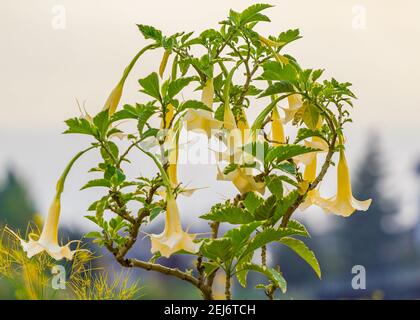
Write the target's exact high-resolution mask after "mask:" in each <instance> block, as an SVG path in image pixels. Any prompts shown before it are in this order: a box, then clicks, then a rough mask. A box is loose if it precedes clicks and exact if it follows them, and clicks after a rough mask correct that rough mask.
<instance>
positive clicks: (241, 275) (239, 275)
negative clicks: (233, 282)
mask: <svg viewBox="0 0 420 320" xmlns="http://www.w3.org/2000/svg"><path fill="white" fill-rule="evenodd" d="M253 256H254V251H252V252H250V253H248V254H247V255H246V256H244V257H243V258H242V259H241V261H239V262H238V263H237V264H236V266H235V270H236V279H238V282H239V283H240V285H241V286H242V287H244V288H246V287H247V281H246V278H247V275H248V271H249V269H247V268H245V266H246V265H247V264H248V263H249V262H251V260H252V257H253Z"/></svg>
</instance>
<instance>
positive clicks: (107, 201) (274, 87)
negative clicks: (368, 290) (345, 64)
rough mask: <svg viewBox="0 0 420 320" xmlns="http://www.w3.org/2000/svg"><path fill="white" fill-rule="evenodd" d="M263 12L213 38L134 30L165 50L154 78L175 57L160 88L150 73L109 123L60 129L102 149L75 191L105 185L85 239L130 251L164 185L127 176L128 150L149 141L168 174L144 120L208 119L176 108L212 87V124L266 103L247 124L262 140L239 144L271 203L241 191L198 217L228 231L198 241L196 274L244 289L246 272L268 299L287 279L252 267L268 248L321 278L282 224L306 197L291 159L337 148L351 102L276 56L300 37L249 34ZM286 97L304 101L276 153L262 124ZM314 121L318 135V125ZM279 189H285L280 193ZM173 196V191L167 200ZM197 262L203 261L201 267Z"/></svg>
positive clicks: (291, 227) (73, 123)
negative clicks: (221, 274) (136, 96)
mask: <svg viewBox="0 0 420 320" xmlns="http://www.w3.org/2000/svg"><path fill="white" fill-rule="evenodd" d="M270 7H271V6H270V5H266V4H256V5H253V6H251V7H249V8H247V9H245V10H244V11H242V12H236V11H233V10H231V11H230V13H229V16H228V18H227V19H226V20H224V21H221V23H220V24H221V27H220V29H219V30H216V29H208V30H204V31H203V32H201V33H200V34H199V35H198V36H194V33H193V32H189V33H185V32H180V33H175V34H173V35H170V36H165V35H164V34H163V33H162V32H161V31H160V30H158V29H156V28H154V27H152V26H146V25H138V28H139V31H140V32H141V34H142V35H143V36H144V38H145V39H146V40H148V41H152V42H153V43H154V47H153V49H154V50H156V49H158V48H163V50H164V52H165V56H164V60H163V61H162V64H161V68H160V69H161V70H160V73H161V75H162V74H163V72H164V71H165V67H166V63H167V60H168V59H169V57H171V56H173V63H172V70H171V73H170V76H169V77H168V78H167V80H161V79H160V77H159V75H158V73H156V72H153V73H151V74H149V75H148V76H146V77H143V78H140V79H139V80H138V83H139V91H140V92H142V93H143V94H144V95H145V97H147V99H149V100H147V99H144V100H145V101H144V102H141V103H136V104H134V105H128V104H126V105H124V106H123V108H122V109H121V110H119V111H117V112H115V113H113V114H111V115H110V114H109V112H108V110H104V111H102V112H100V113H98V114H97V115H96V116H94V117H93V118H90V117H85V118H73V119H69V120H67V121H66V124H67V126H68V129H67V130H66V132H65V133H75V134H84V135H89V136H90V137H91V138H92V139H93V140H94V141H93V146H95V147H97V148H98V149H99V151H100V155H101V157H102V162H100V163H99V164H98V165H97V166H96V167H95V168H92V169H91V172H95V173H99V174H100V175H101V176H100V177H99V178H95V179H93V180H90V181H89V182H87V183H86V184H85V185H84V186H83V187H82V189H86V188H92V187H103V188H106V190H107V191H106V193H105V194H104V195H103V196H102V197H101V198H100V199H98V200H97V201H95V202H94V203H92V205H91V206H90V207H89V209H88V210H89V211H90V212H93V214H91V215H88V216H87V218H88V219H89V220H91V221H92V222H94V223H95V224H97V225H98V226H99V228H100V231H95V232H91V233H89V234H88V236H89V237H92V238H94V239H95V241H96V242H97V243H99V244H100V245H104V246H106V247H107V248H108V249H109V250H111V251H112V252H113V253H114V254H115V255H116V256H117V257H119V258H121V254H122V255H124V254H125V253H126V252H127V250H129V249H130V248H131V246H132V245H133V243H134V242H135V241H136V237H137V234H138V230H139V228H140V227H141V226H142V225H145V224H148V223H150V222H151V221H152V220H153V219H154V218H155V217H156V216H157V215H159V214H160V213H161V212H163V211H164V210H165V206H166V204H165V201H164V199H163V198H162V197H160V196H159V194H158V190H159V189H161V188H162V186H163V182H162V176H161V173H160V172H158V173H157V174H156V175H155V177H153V178H151V179H147V178H145V177H139V178H136V179H128V178H127V176H126V174H125V173H124V167H123V164H130V160H129V153H130V151H131V150H133V149H140V150H143V151H144V148H142V147H141V144H142V143H145V142H146V141H148V140H150V139H156V140H157V144H158V145H160V147H161V148H160V151H161V154H160V155H159V156H157V158H155V159H160V162H161V165H162V167H163V168H164V169H166V168H167V161H166V156H167V153H168V152H167V150H164V144H163V142H164V135H161V134H160V132H161V130H160V128H156V127H153V126H152V121H151V120H152V119H153V118H155V119H156V118H158V119H160V121H161V122H162V123H163V127H164V128H172V129H173V128H179V124H180V123H181V122H182V119H183V118H184V115H185V113H186V112H187V111H188V110H189V109H195V110H205V111H208V112H213V110H212V109H211V108H209V107H208V106H207V105H206V104H204V103H203V102H201V101H197V100H194V99H192V100H184V99H183V96H181V93H182V92H183V91H184V90H186V89H187V88H188V87H191V86H192V85H194V87H195V89H197V90H201V89H202V88H203V86H204V85H205V83H206V80H207V79H213V84H214V98H215V102H216V103H218V104H219V106H218V107H217V108H215V111H214V113H213V114H214V118H216V119H218V120H221V121H222V120H223V112H224V106H225V104H226V103H228V104H229V105H230V106H231V108H232V111H233V113H234V115H235V117H236V119H237V121H238V119H239V118H240V117H241V115H243V114H245V113H246V110H247V109H249V108H254V105H255V101H257V100H258V101H261V102H262V103H265V102H266V101H267V99H268V98H270V100H269V102H267V106H266V107H265V108H264V109H263V110H262V111H260V112H259V114H258V116H257V118H256V120H255V122H254V123H253V125H252V129H253V130H255V131H257V130H259V131H260V132H262V136H263V141H261V140H259V141H258V142H254V143H251V144H249V145H247V146H245V148H244V151H245V152H248V153H250V154H251V155H254V156H255V159H254V160H255V162H254V163H255V164H254V165H252V167H253V168H255V169H259V171H260V173H259V174H258V175H256V176H255V179H256V181H261V182H264V183H265V185H266V186H267V188H268V190H269V191H270V193H271V195H270V196H268V197H267V198H262V197H260V196H258V195H257V194H256V193H255V192H249V193H247V194H244V195H240V196H239V197H237V198H235V200H232V201H227V202H226V203H222V204H217V205H215V206H214V207H213V208H212V209H211V211H210V212H209V213H207V214H205V215H203V216H201V218H202V219H204V220H209V221H210V222H211V224H212V225H213V226H216V230H217V227H218V225H219V224H220V223H224V224H229V225H230V228H229V231H227V232H226V233H225V234H224V235H223V236H221V237H217V232H216V234H214V237H213V238H203V239H200V240H201V241H202V243H203V244H202V245H201V249H200V252H199V253H198V257H199V259H200V264H201V263H202V266H204V273H205V276H206V277H207V278H209V279H210V278H211V277H212V276H213V275H214V273H215V272H216V271H217V270H219V269H223V270H224V271H225V272H226V275H227V277H228V278H230V277H233V276H234V275H236V278H237V279H238V281H239V282H240V283H241V285H243V286H246V277H247V273H248V272H249V271H255V272H259V273H262V274H263V275H265V276H266V277H267V279H268V280H269V283H268V284H264V285H262V286H260V287H263V288H264V289H265V290H266V291H267V290H269V289H270V288H273V287H275V288H280V289H281V290H282V291H283V292H284V291H285V290H286V281H285V279H284V278H283V275H282V273H281V272H280V271H279V270H278V269H277V268H276V267H274V268H270V267H268V266H267V265H266V263H265V262H263V263H261V264H257V263H255V262H253V261H254V260H255V257H254V256H255V252H256V250H257V249H262V250H263V251H265V250H266V246H267V245H269V244H270V243H273V242H274V243H280V244H282V245H285V246H287V247H289V248H291V249H292V250H294V251H295V252H296V253H297V254H298V255H299V256H301V257H302V258H303V259H304V260H305V261H306V262H307V263H308V264H309V265H310V266H311V267H312V268H313V269H314V271H315V273H316V274H317V275H318V276H319V277H320V275H321V272H320V267H319V264H318V262H317V260H316V258H315V256H314V253H313V252H312V251H311V250H310V249H309V248H308V247H307V246H306V245H305V243H304V242H303V240H302V239H300V238H297V237H301V238H305V237H308V236H309V234H308V232H307V230H306V228H305V227H304V226H303V225H302V224H301V223H300V222H298V221H296V220H289V218H290V216H288V215H290V212H292V213H293V210H295V209H296V208H297V206H298V205H299V201H300V202H301V201H303V200H304V198H305V196H306V192H307V191H308V186H307V185H305V186H302V182H303V179H302V174H301V172H300V170H299V169H300V168H299V167H298V165H297V164H296V163H295V162H294V161H293V158H294V157H296V156H301V155H304V154H306V153H309V152H314V151H317V150H316V149H312V148H309V147H306V146H304V145H303V141H304V140H305V139H308V138H310V137H319V138H321V139H323V140H325V141H326V142H327V144H328V145H329V146H330V148H331V150H332V151H333V152H334V151H336V150H337V147H339V146H338V145H337V143H336V139H337V135H338V134H339V133H341V132H342V126H343V124H344V123H345V122H347V121H351V119H350V118H349V113H348V111H347V109H346V107H347V106H351V105H352V103H351V99H352V98H355V96H354V94H353V93H352V92H351V91H350V89H349V87H350V84H349V83H340V82H338V81H337V80H335V79H332V80H324V81H322V82H321V81H320V78H321V76H322V75H323V70H321V69H305V68H302V67H301V66H300V65H299V64H298V62H297V61H296V59H295V58H294V57H292V56H290V55H287V54H283V51H282V50H283V49H284V48H285V47H286V46H287V45H288V44H290V43H292V42H293V41H295V40H298V39H299V38H301V36H300V33H299V30H297V29H295V30H287V31H285V32H282V33H280V34H278V35H274V36H269V37H268V38H263V40H264V39H265V40H264V41H263V40H262V38H261V36H260V35H259V34H258V33H257V31H255V27H256V25H257V24H258V23H260V22H269V21H270V19H269V18H268V17H267V16H266V15H264V14H263V13H262V12H263V10H265V9H268V8H270ZM267 43H271V44H272V45H267ZM193 48H201V49H204V51H205V53H204V54H203V55H202V56H199V57H197V56H194V55H193V54H192V52H193V50H192V49H193ZM196 51H200V50H194V52H196ZM239 68H241V70H242V69H243V72H244V75H245V77H244V79H242V80H243V82H240V81H237V82H235V81H233V80H232V77H231V76H230V74H231V73H233V72H235V70H236V69H238V70H239ZM164 78H165V77H163V79H164ZM291 95H298V96H300V97H301V99H302V106H301V107H300V108H299V110H298V111H297V112H296V113H295V114H294V118H293V122H292V124H293V125H294V126H296V127H297V128H298V132H297V135H296V138H295V140H294V141H293V143H292V142H291V141H289V139H287V142H286V143H284V144H281V145H277V146H276V145H273V144H272V143H271V142H270V140H269V139H268V138H267V135H266V134H265V126H266V125H267V124H268V123H270V113H271V111H272V110H273V108H274V107H275V106H276V105H277V104H278V103H279V102H281V101H282V100H284V99H286V98H288V97H290V96H291ZM181 97H182V98H181ZM170 108H173V112H174V114H173V117H172V118H171V119H170V120H169V123H166V122H167V121H168V120H167V117H166V115H167V114H168V113H169V112H170ZM121 120H125V121H127V120H129V121H135V123H136V124H137V130H136V132H135V133H130V134H126V133H124V132H122V131H121V130H120V129H118V128H117V127H116V126H115V123H117V122H119V121H121ZM320 122H321V123H322V126H321V127H319V125H318V124H319V123H320ZM116 136H120V137H121V136H122V137H123V138H124V139H125V140H127V141H128V142H129V146H128V147H126V149H124V150H120V147H119V146H118V145H117V143H116V142H115V141H116V140H115V139H114V138H115V137H116ZM256 149H262V150H263V152H262V153H261V152H255V150H256ZM146 152H147V151H146ZM238 166H239V165H238V164H235V163H231V164H229V165H228V166H227V167H226V169H225V171H224V173H225V174H228V173H229V172H232V171H234V170H235V169H237V168H238ZM242 166H245V165H242ZM285 185H287V186H288V188H287V189H288V190H290V189H291V190H292V191H290V192H288V193H286V192H285V190H286V188H285ZM177 190H179V188H177V189H176V190H175V193H176V192H177ZM129 203H135V204H137V205H138V210H129V209H128V208H129ZM105 211H109V212H112V213H113V215H112V216H111V218H105V216H104V212H105ZM285 216H287V218H286V219H287V220H285V221H286V225H283V224H281V222H282V221H283V219H284V218H285ZM238 225H239V226H238ZM203 258H204V261H201V260H202V259H203ZM253 258H254V259H253ZM153 259H156V257H153ZM121 261H123V260H121ZM153 261H154V260H153ZM198 272H200V270H198ZM270 286H271V287H270Z"/></svg>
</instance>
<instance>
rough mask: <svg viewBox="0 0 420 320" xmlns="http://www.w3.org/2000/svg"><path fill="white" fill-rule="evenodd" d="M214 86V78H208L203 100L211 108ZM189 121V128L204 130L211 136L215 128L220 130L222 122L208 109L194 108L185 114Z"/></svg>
mask: <svg viewBox="0 0 420 320" xmlns="http://www.w3.org/2000/svg"><path fill="white" fill-rule="evenodd" d="M213 96H214V86H213V79H210V78H209V79H207V81H206V83H205V84H204V87H203V91H202V94H201V102H203V103H204V104H205V105H206V106H207V107H209V109H212V107H213ZM185 120H186V123H187V130H202V131H204V132H205V133H206V135H207V137H208V138H210V137H211V133H212V131H213V130H218V129H220V127H221V126H222V123H221V122H220V121H218V120H216V119H214V118H213V114H212V112H211V111H208V110H194V109H189V110H188V111H187V113H186V115H185Z"/></svg>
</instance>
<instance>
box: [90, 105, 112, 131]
mask: <svg viewBox="0 0 420 320" xmlns="http://www.w3.org/2000/svg"><path fill="white" fill-rule="evenodd" d="M109 123H110V122H109V112H108V110H104V111H101V112H99V113H98V114H97V115H96V116H95V117H94V118H93V124H94V125H95V126H96V127H97V128H98V131H99V133H100V135H101V137H105V133H106V132H107V130H108V128H109Z"/></svg>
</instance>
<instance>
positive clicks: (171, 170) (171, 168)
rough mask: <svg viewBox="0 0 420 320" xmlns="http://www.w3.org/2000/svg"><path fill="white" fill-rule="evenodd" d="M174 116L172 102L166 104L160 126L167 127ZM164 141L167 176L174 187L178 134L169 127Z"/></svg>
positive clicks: (176, 179)
mask: <svg viewBox="0 0 420 320" xmlns="http://www.w3.org/2000/svg"><path fill="white" fill-rule="evenodd" d="M173 117H174V106H173V105H172V104H168V106H167V110H166V113H165V121H163V119H162V123H161V128H162V129H168V128H169V126H170V125H171V121H172V120H173ZM165 140H166V142H167V145H168V147H169V155H168V169H167V173H168V177H169V180H170V181H171V184H172V187H176V186H177V185H178V177H177V163H178V135H177V133H176V132H174V131H173V130H172V129H169V130H168V132H167V133H166V139H165Z"/></svg>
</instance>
